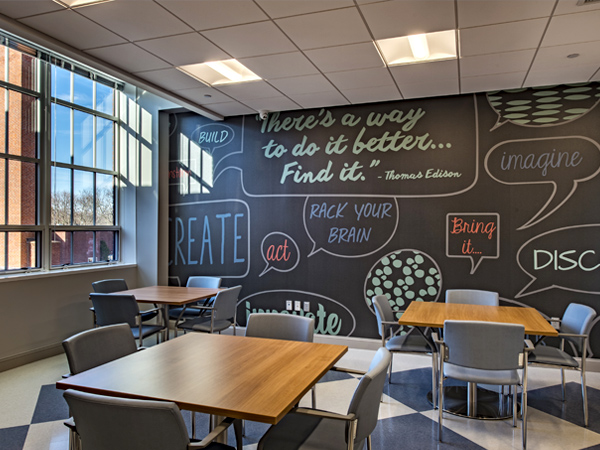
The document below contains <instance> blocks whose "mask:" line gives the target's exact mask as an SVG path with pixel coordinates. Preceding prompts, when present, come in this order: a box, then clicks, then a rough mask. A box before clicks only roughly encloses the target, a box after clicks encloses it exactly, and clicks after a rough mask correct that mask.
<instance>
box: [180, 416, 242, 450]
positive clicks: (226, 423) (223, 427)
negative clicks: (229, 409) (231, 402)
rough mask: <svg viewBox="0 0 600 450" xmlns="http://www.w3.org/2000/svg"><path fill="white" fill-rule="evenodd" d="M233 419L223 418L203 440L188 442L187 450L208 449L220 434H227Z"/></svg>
mask: <svg viewBox="0 0 600 450" xmlns="http://www.w3.org/2000/svg"><path fill="white" fill-rule="evenodd" d="M234 420H235V419H233V418H231V417H225V419H223V421H222V422H221V423H220V424H219V425H217V426H216V427H215V428H214V429H213V430H212V431H211V432H210V433H209V434H208V435H207V436H206V437H205V438H204V439H202V440H201V441H200V442H190V443H189V444H188V449H194V448H206V447H208V446H209V445H210V444H212V442H213V441H214V440H215V439H216V438H217V437H219V435H221V434H222V433H225V432H227V429H228V428H229V427H230V426H231V424H232V423H233V421H234Z"/></svg>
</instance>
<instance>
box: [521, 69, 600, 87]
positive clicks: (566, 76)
mask: <svg viewBox="0 0 600 450" xmlns="http://www.w3.org/2000/svg"><path fill="white" fill-rule="evenodd" d="M597 69H598V64H594V65H590V66H571V67H562V68H552V69H532V70H531V71H530V72H529V74H528V75H527V79H526V80H525V84H524V87H531V86H547V85H552V84H569V83H583V82H586V81H589V80H590V79H591V77H592V76H593V75H594V74H595V73H596V70H597Z"/></svg>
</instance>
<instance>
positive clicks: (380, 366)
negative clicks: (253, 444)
mask: <svg viewBox="0 0 600 450" xmlns="http://www.w3.org/2000/svg"><path fill="white" fill-rule="evenodd" d="M391 359H392V356H391V353H390V352H389V350H387V349H386V348H383V347H382V348H380V349H379V350H377V353H376V354H375V357H374V358H373V360H372V361H371V365H370V367H369V370H368V372H367V373H366V374H365V375H364V376H363V377H362V378H361V380H360V382H359V384H358V386H357V388H356V390H355V391H354V395H353V396H352V400H351V401H350V406H349V407H348V413H347V414H345V415H344V414H337V413H332V412H327V411H321V410H317V409H308V408H295V409H293V410H292V412H290V413H289V414H287V415H286V416H285V417H284V418H283V419H282V420H281V421H280V422H279V423H278V424H277V425H273V426H272V427H271V428H269V430H268V431H267V432H266V433H265V435H264V436H263V437H262V439H261V440H260V442H259V443H258V450H285V449H295V450H302V449H305V450H307V449H325V448H326V449H328V450H334V449H340V450H342V449H354V448H356V449H362V448H364V445H365V441H366V442H367V448H368V449H369V450H370V449H371V433H372V432H373V430H374V429H375V426H376V425H377V416H378V414H379V402H380V399H381V396H382V395H383V386H384V384H385V377H386V372H387V368H388V366H389V364H390V362H391Z"/></svg>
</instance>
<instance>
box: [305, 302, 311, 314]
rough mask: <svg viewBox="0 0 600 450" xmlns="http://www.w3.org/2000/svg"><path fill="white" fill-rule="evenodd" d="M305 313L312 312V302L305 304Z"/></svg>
mask: <svg viewBox="0 0 600 450" xmlns="http://www.w3.org/2000/svg"><path fill="white" fill-rule="evenodd" d="M304 312H310V302H304Z"/></svg>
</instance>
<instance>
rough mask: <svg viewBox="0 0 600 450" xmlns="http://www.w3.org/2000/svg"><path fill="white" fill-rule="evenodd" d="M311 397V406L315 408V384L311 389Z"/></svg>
mask: <svg viewBox="0 0 600 450" xmlns="http://www.w3.org/2000/svg"><path fill="white" fill-rule="evenodd" d="M311 394H312V395H311V397H312V398H311V399H312V407H313V408H314V409H316V408H317V385H316V384H315V385H314V386H313V387H312V389H311Z"/></svg>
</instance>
